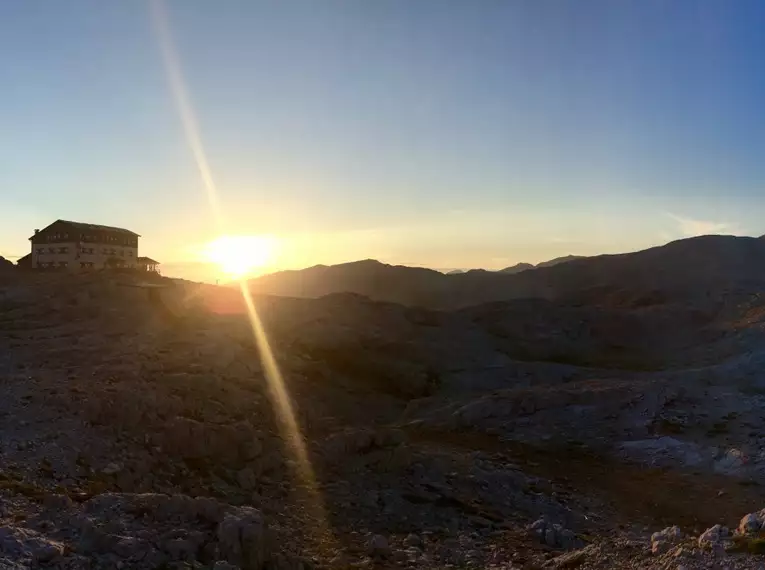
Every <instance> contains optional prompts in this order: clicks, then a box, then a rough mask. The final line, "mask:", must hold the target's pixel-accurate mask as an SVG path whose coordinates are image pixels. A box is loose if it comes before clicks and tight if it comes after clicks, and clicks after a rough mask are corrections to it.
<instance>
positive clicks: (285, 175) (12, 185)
mask: <svg viewBox="0 0 765 570" xmlns="http://www.w3.org/2000/svg"><path fill="white" fill-rule="evenodd" d="M165 7H166V11H167V14H168V22H169V26H170V28H171V31H172V42H173V45H174V49H175V51H176V53H177V55H178V59H179V61H180V65H181V69H182V74H183V78H184V83H185V89H186V91H187V93H188V95H189V99H190V101H191V104H192V107H193V111H194V114H195V115H196V119H197V122H198V125H199V129H200V133H201V139H202V141H203V144H204V147H205V151H206V156H207V159H208V161H209V164H210V168H211V171H212V174H213V176H214V178H215V181H216V183H217V191H218V197H219V203H220V206H221V210H222V214H223V226H221V225H219V224H218V223H217V222H216V220H215V217H214V216H213V215H212V214H211V211H210V207H209V205H208V202H207V200H206V195H205V190H204V185H203V183H202V180H201V178H200V176H199V172H198V170H197V167H196V164H195V162H194V157H193V154H192V152H191V151H190V150H189V146H188V144H187V139H186V137H185V135H184V129H183V127H182V123H181V120H180V119H179V113H178V107H177V104H176V101H175V99H174V98H173V93H172V91H171V89H170V84H169V81H168V71H167V68H166V66H165V64H164V63H163V58H162V53H161V50H160V42H159V40H158V36H157V32H156V26H155V25H154V23H153V20H152V17H151V10H150V6H149V2H148V1H145V2H144V1H141V0H135V1H129V2H103V1H101V0H70V1H68V2H50V1H47V0H26V1H24V2H6V3H2V4H1V5H0V84H1V85H2V86H3V88H2V89H1V90H0V220H1V221H2V223H0V255H14V254H19V253H25V252H26V251H27V249H28V243H27V241H26V238H27V237H28V236H29V235H30V234H31V230H32V229H33V228H36V227H43V226H45V225H46V224H47V223H49V222H51V221H53V220H54V219H56V218H69V219H76V220H82V221H89V222H95V223H105V224H110V225H120V226H125V227H128V228H130V229H134V230H135V231H137V232H138V233H140V234H142V235H143V236H144V238H143V240H142V244H141V248H142V249H141V251H142V253H143V254H147V255H151V256H152V257H155V258H158V259H160V260H162V261H165V262H168V263H170V262H177V263H179V265H177V266H176V267H179V268H180V267H182V264H184V263H188V262H193V261H194V260H195V259H196V258H197V257H198V253H197V252H198V249H199V246H201V244H203V243H204V242H206V241H208V240H210V239H213V238H214V237H215V236H216V235H218V234H220V233H231V234H272V235H275V236H277V238H278V239H279V240H281V242H280V243H282V247H281V249H280V253H279V255H278V256H277V259H276V261H275V265H276V266H279V267H297V266H305V265H311V264H314V263H336V262H340V261H345V260H352V259H360V258H367V257H375V258H378V259H382V260H383V261H388V262H393V263H406V264H417V265H426V266H432V267H466V266H469V267H477V266H483V267H502V266H506V265H511V264H513V263H516V262H519V261H531V262H535V261H541V260H543V259H547V258H551V257H555V256H558V255H565V254H568V253H575V254H595V253H601V252H615V251H629V250H634V249H640V248H643V247H647V246H651V245H655V244H658V243H662V242H665V241H667V240H670V239H675V238H678V237H683V236H685V235H693V234H697V233H706V232H715V233H744V234H751V235H759V234H762V233H765V223H763V219H765V217H764V216H765V193H764V192H763V186H764V184H765V161H763V160H762V157H763V156H765V106H764V104H763V101H765V66H763V64H762V61H761V59H762V56H761V54H762V53H765V35H763V34H762V29H763V27H764V26H765V5H763V4H762V3H761V2H755V1H752V2H747V1H745V0H740V1H737V2H735V3H727V2H720V1H719V0H711V1H697V2H692V1H690V0H688V1H685V0H682V1H676V2H667V1H652V0H639V1H638V0H634V1H629V0H624V1H620V2H613V1H608V0H603V1H595V0H579V1H576V2H566V1H562V0H527V1H511V0H477V1H473V2H467V1H464V0H418V1H416V2H412V1H411V0H379V1H361V2H360V1H357V0H343V1H340V0H322V1H320V2H317V1H315V0H267V1H265V0H221V1H216V2H211V1H208V0H183V1H181V0H167V1H166V3H165ZM179 270H180V269H179Z"/></svg>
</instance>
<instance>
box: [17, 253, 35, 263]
mask: <svg viewBox="0 0 765 570" xmlns="http://www.w3.org/2000/svg"><path fill="white" fill-rule="evenodd" d="M30 259H32V254H31V253H28V254H26V255H22V256H21V257H19V258H18V259H17V260H16V263H17V264H18V263H22V262H24V261H29V260H30Z"/></svg>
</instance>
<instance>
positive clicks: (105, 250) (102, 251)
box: [101, 248, 109, 255]
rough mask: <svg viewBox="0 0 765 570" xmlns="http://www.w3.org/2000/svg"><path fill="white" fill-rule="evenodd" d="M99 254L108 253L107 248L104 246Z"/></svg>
mask: <svg viewBox="0 0 765 570" xmlns="http://www.w3.org/2000/svg"><path fill="white" fill-rule="evenodd" d="M101 254H102V255H109V250H108V249H106V248H104V249H102V250H101Z"/></svg>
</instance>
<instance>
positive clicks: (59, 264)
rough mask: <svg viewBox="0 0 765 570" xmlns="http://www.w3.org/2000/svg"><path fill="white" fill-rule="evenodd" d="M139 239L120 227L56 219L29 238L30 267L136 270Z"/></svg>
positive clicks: (134, 234)
mask: <svg viewBox="0 0 765 570" xmlns="http://www.w3.org/2000/svg"><path fill="white" fill-rule="evenodd" d="M139 237H141V236H139V235H138V234H137V233H135V232H131V231H130V230H126V229H123V228H115V227H112V226H102V225H98V224H84V223H81V222H70V221H67V220H56V221H55V222H53V223H52V224H51V225H49V226H48V227H46V228H44V229H42V230H35V233H34V235H33V236H32V237H30V238H29V241H30V242H31V244H32V252H31V257H32V260H31V267H32V268H33V269H61V270H70V271H82V270H89V269H104V268H120V267H124V268H138V267H139V265H138V238H139Z"/></svg>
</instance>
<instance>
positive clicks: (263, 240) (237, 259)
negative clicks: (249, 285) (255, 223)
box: [205, 236, 275, 278]
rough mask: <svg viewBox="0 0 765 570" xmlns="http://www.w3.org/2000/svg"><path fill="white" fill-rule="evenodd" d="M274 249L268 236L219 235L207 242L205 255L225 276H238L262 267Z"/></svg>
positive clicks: (273, 241)
mask: <svg viewBox="0 0 765 570" xmlns="http://www.w3.org/2000/svg"><path fill="white" fill-rule="evenodd" d="M274 250H275V240H274V239H273V238H272V237H270V236H221V237H219V238H217V239H215V240H213V241H211V242H210V243H209V244H207V246H206V247H205V255H206V257H207V259H208V260H209V261H212V262H214V263H217V264H218V266H219V267H220V268H221V270H222V271H223V272H224V273H225V274H226V275H227V276H229V277H234V278H239V277H244V276H245V275H247V274H248V273H252V272H254V271H255V270H257V269H260V268H262V267H264V266H265V265H266V264H267V263H268V262H269V261H270V260H271V258H272V257H273V255H274Z"/></svg>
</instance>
